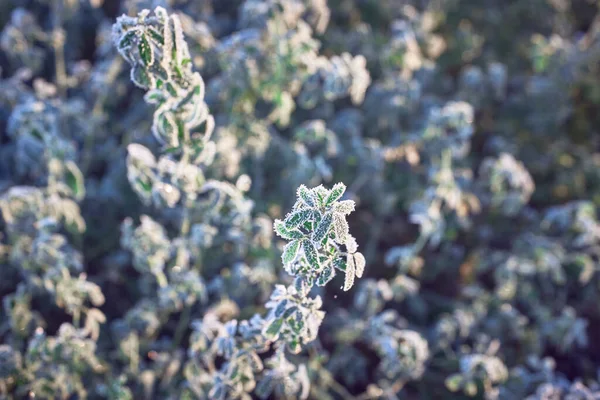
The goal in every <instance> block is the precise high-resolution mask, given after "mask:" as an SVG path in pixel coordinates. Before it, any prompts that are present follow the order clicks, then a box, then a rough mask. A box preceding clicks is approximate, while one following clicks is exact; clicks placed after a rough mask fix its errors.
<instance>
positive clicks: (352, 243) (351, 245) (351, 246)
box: [345, 235, 358, 254]
mask: <svg viewBox="0 0 600 400" xmlns="http://www.w3.org/2000/svg"><path fill="white" fill-rule="evenodd" d="M345 244H346V249H348V253H350V254H354V253H356V251H357V250H358V243H356V239H354V236H352V235H348V236H346V243H345Z"/></svg>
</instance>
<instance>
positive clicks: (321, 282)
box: [317, 267, 335, 286]
mask: <svg viewBox="0 0 600 400" xmlns="http://www.w3.org/2000/svg"><path fill="white" fill-rule="evenodd" d="M334 276H335V269H334V268H333V267H327V268H325V269H324V270H323V273H322V274H321V275H319V277H318V278H317V286H325V285H327V284H328V283H329V282H330V281H331V280H332V279H333V277H334Z"/></svg>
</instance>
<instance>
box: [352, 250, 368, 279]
mask: <svg viewBox="0 0 600 400" xmlns="http://www.w3.org/2000/svg"><path fill="white" fill-rule="evenodd" d="M353 256H354V264H355V269H356V271H355V272H356V277H357V278H362V276H363V273H364V272H365V265H366V264H367V262H366V260H365V256H363V255H362V253H354V254H353Z"/></svg>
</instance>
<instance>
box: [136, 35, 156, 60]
mask: <svg viewBox="0 0 600 400" xmlns="http://www.w3.org/2000/svg"><path fill="white" fill-rule="evenodd" d="M138 51H139V52H140V58H141V59H142V62H143V63H144V65H146V67H149V66H151V65H152V64H154V49H153V48H152V46H150V42H149V41H148V38H147V37H146V35H141V36H140V42H139V43H138Z"/></svg>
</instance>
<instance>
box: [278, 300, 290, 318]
mask: <svg viewBox="0 0 600 400" xmlns="http://www.w3.org/2000/svg"><path fill="white" fill-rule="evenodd" d="M287 303H288V301H287V300H283V301H281V302H280V303H279V304H277V307H276V308H275V317H276V318H280V317H281V316H282V315H283V313H284V312H285V310H286V307H287Z"/></svg>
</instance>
